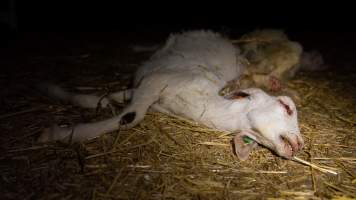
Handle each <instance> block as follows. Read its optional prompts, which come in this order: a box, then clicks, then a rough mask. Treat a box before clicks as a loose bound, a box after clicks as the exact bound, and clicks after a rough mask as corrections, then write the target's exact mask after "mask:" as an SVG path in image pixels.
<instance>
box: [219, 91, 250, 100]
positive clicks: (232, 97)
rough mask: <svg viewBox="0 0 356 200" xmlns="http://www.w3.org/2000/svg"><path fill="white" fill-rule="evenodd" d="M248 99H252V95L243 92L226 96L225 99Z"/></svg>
mask: <svg viewBox="0 0 356 200" xmlns="http://www.w3.org/2000/svg"><path fill="white" fill-rule="evenodd" d="M248 97H250V94H249V93H246V92H242V91H236V92H233V93H231V94H228V95H226V96H224V98H225V99H229V100H235V99H244V98H248Z"/></svg>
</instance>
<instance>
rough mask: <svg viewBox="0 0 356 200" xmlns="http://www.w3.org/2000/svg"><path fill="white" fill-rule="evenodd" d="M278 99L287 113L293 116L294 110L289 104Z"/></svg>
mask: <svg viewBox="0 0 356 200" xmlns="http://www.w3.org/2000/svg"><path fill="white" fill-rule="evenodd" d="M278 101H279V103H280V104H281V105H282V106H283V107H284V110H285V111H286V112H287V114H288V115H289V116H291V115H292V114H293V110H292V109H291V108H290V107H289V105H288V104H286V103H284V102H283V101H282V100H278Z"/></svg>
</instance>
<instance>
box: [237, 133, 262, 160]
mask: <svg viewBox="0 0 356 200" xmlns="http://www.w3.org/2000/svg"><path fill="white" fill-rule="evenodd" d="M246 137H247V135H246V133H245V132H240V133H238V134H237V135H236V136H235V137H234V139H233V145H234V147H235V148H234V150H235V153H236V155H237V157H238V158H239V159H240V160H241V161H245V160H247V158H248V156H249V155H250V153H251V151H252V150H253V149H254V148H255V147H256V146H257V142H256V141H254V140H252V139H249V140H248V141H246Z"/></svg>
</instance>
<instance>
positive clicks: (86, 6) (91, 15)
mask: <svg viewBox="0 0 356 200" xmlns="http://www.w3.org/2000/svg"><path fill="white" fill-rule="evenodd" d="M11 2H14V4H13V5H14V6H13V8H14V9H13V11H15V12H13V16H12V18H13V19H14V20H13V22H11V23H8V22H6V20H5V21H3V22H2V23H0V31H1V32H2V33H5V34H4V35H3V36H2V37H1V39H0V41H1V44H2V45H1V46H4V47H5V50H4V49H3V50H4V51H5V53H3V54H2V55H7V53H6V52H7V51H8V50H9V49H8V48H10V49H11V51H9V52H12V53H15V54H16V53H19V52H21V53H22V54H31V53H33V51H34V50H38V49H42V51H44V52H47V51H52V50H54V49H61V48H63V46H66V47H67V49H70V48H71V46H78V45H79V46H80V45H83V44H88V43H91V42H93V41H95V42H99V43H100V42H102V44H103V45H106V44H111V43H112V45H119V44H121V43H122V44H123V43H127V42H129V43H132V42H135V41H137V43H139V41H142V42H143V41H161V40H164V39H165V38H166V36H167V35H168V34H169V33H171V32H176V31H182V30H189V29H213V30H216V31H219V32H222V33H225V34H227V35H229V36H231V37H234V38H237V37H238V36H240V35H241V34H243V33H246V32H247V31H252V30H254V29H257V28H278V29H284V30H285V31H286V33H287V34H288V35H289V36H290V38H291V39H293V40H297V41H299V42H301V43H302V44H303V46H304V47H305V48H306V49H307V50H308V49H319V50H321V51H322V53H324V54H326V56H327V57H329V58H330V59H332V58H331V57H332V56H331V57H330V55H334V57H338V59H344V58H345V59H346V57H347V59H349V58H353V51H354V46H355V44H356V37H355V33H356V29H355V28H356V22H355V19H356V17H355V16H356V11H355V10H354V6H353V5H351V3H349V4H346V3H345V2H340V3H339V2H332V3H328V2H314V3H311V2H302V1H281V2H278V1H276V2H275V3H273V4H272V3H270V2H265V3H261V2H262V1H261V2H251V3H246V2H247V1H233V2H223V1H205V2H198V3H193V2H184V1H164V2H153V1H136V2H134V1H130V4H127V2H125V1H74V0H73V1H20V0H17V1H16V0H13V1H11V0H3V1H0V12H1V13H5V12H6V11H7V10H9V9H8V8H9V7H11ZM24 49H25V50H24ZM336 54H338V55H336Z"/></svg>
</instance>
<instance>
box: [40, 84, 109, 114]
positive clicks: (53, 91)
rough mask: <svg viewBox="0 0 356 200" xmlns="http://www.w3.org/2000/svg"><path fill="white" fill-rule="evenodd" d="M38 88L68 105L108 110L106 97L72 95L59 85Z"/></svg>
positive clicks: (44, 85) (46, 85) (45, 85)
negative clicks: (99, 107)
mask: <svg viewBox="0 0 356 200" xmlns="http://www.w3.org/2000/svg"><path fill="white" fill-rule="evenodd" d="M38 88H39V89H40V90H41V91H42V92H44V93H46V94H47V95H49V96H50V97H52V98H55V99H59V100H61V101H64V102H66V103H71V104H73V105H76V106H79V107H82V108H91V109H95V108H97V107H98V106H101V107H103V108H106V107H108V105H109V100H108V99H107V98H106V97H104V96H97V95H95V94H77V93H72V92H68V91H66V90H64V89H63V88H61V87H59V86H57V85H53V84H49V83H44V84H40V85H38Z"/></svg>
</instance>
